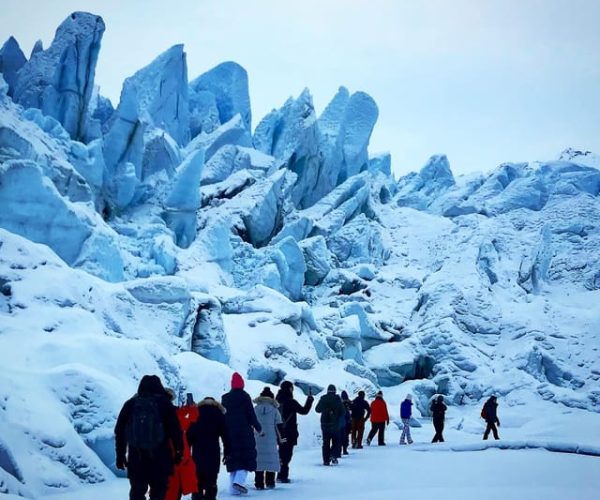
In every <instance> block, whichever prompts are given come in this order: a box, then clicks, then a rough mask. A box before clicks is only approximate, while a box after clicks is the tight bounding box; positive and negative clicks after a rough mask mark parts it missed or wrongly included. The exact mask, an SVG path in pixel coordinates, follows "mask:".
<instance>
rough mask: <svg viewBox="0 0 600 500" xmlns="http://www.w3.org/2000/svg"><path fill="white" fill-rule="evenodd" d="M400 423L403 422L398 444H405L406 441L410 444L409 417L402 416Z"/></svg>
mask: <svg viewBox="0 0 600 500" xmlns="http://www.w3.org/2000/svg"><path fill="white" fill-rule="evenodd" d="M402 423H403V424H404V426H403V427H402V435H401V436H400V444H406V441H408V444H412V442H413V440H412V437H410V418H403V419H402Z"/></svg>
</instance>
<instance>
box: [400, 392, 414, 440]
mask: <svg viewBox="0 0 600 500" xmlns="http://www.w3.org/2000/svg"><path fill="white" fill-rule="evenodd" d="M412 405H413V402H412V394H407V396H406V399H405V400H404V401H402V403H401V404H400V418H401V419H402V423H403V424H404V427H403V428H402V436H400V444H406V441H407V440H408V444H412V443H413V440H412V438H411V437H410V417H411V416H412Z"/></svg>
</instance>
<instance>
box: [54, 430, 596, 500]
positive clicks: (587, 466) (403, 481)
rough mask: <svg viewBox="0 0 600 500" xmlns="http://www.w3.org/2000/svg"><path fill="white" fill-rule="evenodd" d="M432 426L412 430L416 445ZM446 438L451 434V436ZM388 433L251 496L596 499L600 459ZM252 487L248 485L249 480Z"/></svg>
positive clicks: (109, 494)
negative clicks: (457, 447)
mask: <svg viewBox="0 0 600 500" xmlns="http://www.w3.org/2000/svg"><path fill="white" fill-rule="evenodd" d="M429 431H430V428H429V427H428V428H427V433H426V431H425V430H417V431H416V432H415V437H416V438H417V440H418V439H419V437H420V436H421V435H422V434H425V433H426V435H428V434H429ZM448 437H450V434H449V435H448ZM398 438H399V433H398V431H392V432H390V433H389V435H388V438H387V446H386V447H379V446H371V447H365V448H364V449H363V450H350V455H349V456H347V457H344V458H343V459H342V460H341V461H340V464H339V465H338V466H332V467H323V466H322V465H320V450H319V449H317V448H312V449H306V450H302V451H299V452H297V453H296V455H295V456H294V461H293V462H292V476H293V483H292V484H289V485H281V484H278V485H277V488H276V489H275V490H274V491H265V492H260V491H256V490H254V489H253V488H252V487H251V488H250V492H249V494H248V497H253V498H261V497H263V496H264V497H268V498H285V499H289V500H295V499H305V498H346V499H366V498H373V499H381V500H384V499H390V500H392V499H397V498H413V499H414V498H423V499H433V498H444V499H446V500H478V499H481V498H486V499H490V500H505V499H507V498H510V499H511V500H542V499H543V500H565V499H571V498H572V499H578V500H597V498H598V491H599V490H600V458H597V457H589V456H580V455H568V454H563V453H552V452H549V451H545V450H497V449H490V450H485V451H471V452H460V453H459V452H444V451H439V450H440V447H439V446H435V445H427V446H426V447H425V446H419V449H423V448H427V449H428V450H430V451H427V452H422V451H417V450H416V449H413V448H411V447H407V446H403V447H401V446H400V445H398ZM226 484H227V478H226V473H224V472H221V474H220V478H219V487H220V491H221V493H220V495H219V497H220V498H227V497H229V495H228V494H227V492H226ZM249 484H251V482H250V479H249ZM128 485H129V483H128V482H127V481H126V480H123V479H120V480H114V481H109V482H107V483H105V484H101V485H97V486H91V487H86V488H84V489H81V490H77V491H73V492H70V493H66V494H58V495H50V496H47V497H44V498H48V499H49V500H76V499H80V498H85V499H86V500H96V499H97V500H105V499H108V498H115V499H116V498H126V496H127V492H128Z"/></svg>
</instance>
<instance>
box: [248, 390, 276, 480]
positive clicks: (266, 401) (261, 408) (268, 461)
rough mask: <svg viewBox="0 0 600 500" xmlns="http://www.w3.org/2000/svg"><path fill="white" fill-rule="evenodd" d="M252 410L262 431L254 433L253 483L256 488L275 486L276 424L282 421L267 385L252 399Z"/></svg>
mask: <svg viewBox="0 0 600 500" xmlns="http://www.w3.org/2000/svg"><path fill="white" fill-rule="evenodd" d="M254 403H255V405H256V406H255V407H254V412H255V413H256V418H258V421H259V422H260V425H261V427H262V432H261V433H260V434H258V433H257V434H256V474H255V480H254V485H255V486H256V489H257V490H264V489H265V487H266V488H269V489H272V488H275V475H276V474H277V473H278V472H279V468H280V462H279V451H278V448H277V444H278V442H279V429H278V427H277V426H278V425H280V424H281V423H282V421H281V415H280V413H279V409H278V407H279V404H278V403H277V401H275V396H274V395H273V392H272V391H271V389H269V388H268V387H265V388H264V390H263V391H262V392H261V393H260V396H259V397H258V398H256V399H255V400H254Z"/></svg>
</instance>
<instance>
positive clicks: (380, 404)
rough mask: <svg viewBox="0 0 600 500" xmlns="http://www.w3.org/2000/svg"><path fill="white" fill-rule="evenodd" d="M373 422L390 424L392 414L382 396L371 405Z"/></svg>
mask: <svg viewBox="0 0 600 500" xmlns="http://www.w3.org/2000/svg"><path fill="white" fill-rule="evenodd" d="M371 422H373V423H374V424H380V423H382V422H386V423H388V424H389V423H390V414H389V413H388V409H387V404H386V403H385V401H384V400H383V398H382V397H381V396H377V397H376V398H375V399H374V400H373V402H372V403H371Z"/></svg>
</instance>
